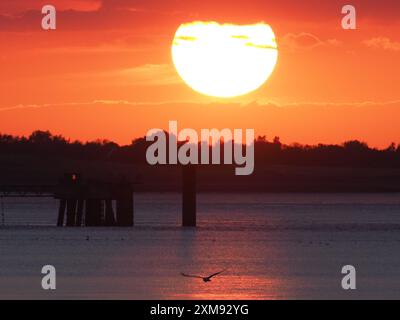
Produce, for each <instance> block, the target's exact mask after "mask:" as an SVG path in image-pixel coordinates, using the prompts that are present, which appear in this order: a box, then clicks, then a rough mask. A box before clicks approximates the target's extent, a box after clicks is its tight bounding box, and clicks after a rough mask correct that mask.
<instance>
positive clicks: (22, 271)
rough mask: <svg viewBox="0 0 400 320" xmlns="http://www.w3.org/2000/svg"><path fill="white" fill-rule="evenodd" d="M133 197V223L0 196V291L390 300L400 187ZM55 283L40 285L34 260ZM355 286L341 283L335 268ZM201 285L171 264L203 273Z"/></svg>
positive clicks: (396, 267)
mask: <svg viewBox="0 0 400 320" xmlns="http://www.w3.org/2000/svg"><path fill="white" fill-rule="evenodd" d="M180 205H181V204H180V195H179V194H137V195H135V224H136V226H135V227H134V228H71V229H68V228H56V227H54V225H55V222H56V218H57V215H56V212H57V202H56V201H54V200H51V199H40V198H39V199H28V198H24V199H22V198H21V199H18V198H13V199H6V200H5V202H4V209H5V215H4V222H5V226H3V227H1V229H0V298H6V299H8V298H39V299H41V298H62V299H65V298H78V299H87V298H100V299H107V298H111V299H114V298H122V299H153V298H154V299H193V298H196V299H208V298H210V299H214V298H218V299H298V298H304V299H312V298H317V299H321V298H341V299H353V298H378V299H380V298H400V194H199V196H198V226H199V227H198V228H196V229H183V228H181V227H180V209H181V207H180ZM45 264H52V265H54V266H55V267H56V269H57V290H55V291H54V292H47V291H44V290H42V289H41V286H40V281H41V276H42V275H41V274H40V270H41V267H42V266H43V265H45ZM346 264H351V265H354V266H355V267H356V270H357V290H355V291H351V292H349V291H344V290H343V289H342V288H341V280H342V276H343V275H342V274H341V268H342V266H343V265H346ZM225 268H227V271H226V272H224V273H223V274H221V275H220V276H218V277H215V278H214V279H213V281H212V282H210V283H203V282H202V281H201V280H200V279H192V278H184V277H182V276H180V272H186V273H192V274H193V273H194V274H204V275H207V274H211V273H214V272H216V271H219V270H222V269H225Z"/></svg>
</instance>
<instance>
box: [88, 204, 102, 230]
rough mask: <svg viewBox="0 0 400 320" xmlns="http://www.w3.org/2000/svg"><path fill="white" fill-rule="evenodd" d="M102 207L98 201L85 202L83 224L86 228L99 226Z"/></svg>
mask: <svg viewBox="0 0 400 320" xmlns="http://www.w3.org/2000/svg"><path fill="white" fill-rule="evenodd" d="M101 209H102V205H101V200H100V199H87V200H86V216H85V224H86V226H87V227H98V226H101V224H102V223H101V216H102V210H101Z"/></svg>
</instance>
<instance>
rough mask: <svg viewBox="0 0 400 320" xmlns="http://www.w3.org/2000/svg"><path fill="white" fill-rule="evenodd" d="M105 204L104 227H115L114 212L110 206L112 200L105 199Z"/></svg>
mask: <svg viewBox="0 0 400 320" xmlns="http://www.w3.org/2000/svg"><path fill="white" fill-rule="evenodd" d="M105 204H106V218H105V225H106V226H108V227H110V226H113V225H115V217H114V210H113V206H112V200H111V199H107V200H105Z"/></svg>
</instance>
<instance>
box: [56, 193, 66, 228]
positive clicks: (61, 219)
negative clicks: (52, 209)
mask: <svg viewBox="0 0 400 320" xmlns="http://www.w3.org/2000/svg"><path fill="white" fill-rule="evenodd" d="M66 205H67V200H65V199H60V204H59V207H58V219H57V227H62V226H63V225H64V215H65V207H66Z"/></svg>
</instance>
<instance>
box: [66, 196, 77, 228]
mask: <svg viewBox="0 0 400 320" xmlns="http://www.w3.org/2000/svg"><path fill="white" fill-rule="evenodd" d="M76 204H77V200H76V199H67V227H75V221H76Z"/></svg>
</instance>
